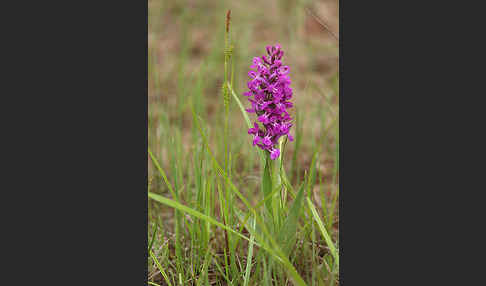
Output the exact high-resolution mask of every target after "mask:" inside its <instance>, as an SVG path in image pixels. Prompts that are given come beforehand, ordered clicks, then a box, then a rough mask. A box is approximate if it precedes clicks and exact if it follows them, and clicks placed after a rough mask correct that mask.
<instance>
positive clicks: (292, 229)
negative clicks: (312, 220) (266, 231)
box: [278, 184, 305, 255]
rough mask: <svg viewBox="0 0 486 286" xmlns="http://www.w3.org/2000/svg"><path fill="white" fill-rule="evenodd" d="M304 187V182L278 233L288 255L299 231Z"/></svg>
mask: <svg viewBox="0 0 486 286" xmlns="http://www.w3.org/2000/svg"><path fill="white" fill-rule="evenodd" d="M304 189H305V188H304V184H302V185H301V186H300V189H299V192H298V193H297V196H296V198H295V200H294V202H293V204H292V206H291V207H290V211H289V214H288V216H287V218H286V219H285V222H284V224H283V226H282V228H281V229H280V232H279V235H278V241H279V242H280V243H281V244H282V246H283V251H284V253H285V254H286V255H288V254H289V251H290V248H291V247H292V245H293V244H294V241H295V235H296V233H297V222H298V220H299V216H300V213H301V210H302V199H303V198H304Z"/></svg>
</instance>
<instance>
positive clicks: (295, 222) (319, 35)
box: [147, 0, 339, 286]
mask: <svg viewBox="0 0 486 286" xmlns="http://www.w3.org/2000/svg"><path fill="white" fill-rule="evenodd" d="M337 6H338V3H337V2H330V1H321V2H317V1H290V0H289V1H259V2H250V1H248V2H234V3H231V5H230V4H229V3H226V2H225V1H167V0H153V1H152V0H150V1H149V43H148V49H149V51H148V54H149V58H148V63H149V70H148V72H149V82H148V84H149V103H148V104H149V131H148V132H149V135H148V138H149V142H148V143H149V157H150V158H149V182H148V196H149V213H148V216H149V229H148V241H149V248H148V250H147V251H148V252H149V260H148V275H149V277H148V281H149V284H150V285H174V286H175V285H245V286H248V285H337V283H338V282H339V245H338V241H339V239H338V236H339V227H338V225H339V210H338V207H339V172H338V167H339V155H338V154H339V137H338V134H339V125H338V99H339V87H338V42H337V41H336V39H335V35H336V34H337V29H338V25H337V19H338V18H337V16H338V15H337ZM228 9H231V22H230V23H228V16H229V15H228V13H227V10H228ZM324 19H325V20H324ZM323 23H325V25H324V24H323ZM228 24H229V26H228ZM276 43H279V44H280V45H281V46H282V48H283V49H284V50H285V64H286V65H288V66H290V76H291V78H292V89H293V98H292V102H293V107H292V109H290V110H289V112H290V113H291V115H292V118H294V120H293V126H292V128H291V131H290V134H292V136H293V137H294V140H293V141H292V142H291V141H288V140H286V136H285V137H282V138H281V139H280V141H279V147H280V157H279V158H278V159H276V160H270V159H269V154H268V153H265V152H266V151H263V150H260V149H258V148H255V147H253V146H252V136H251V135H249V134H248V133H247V131H248V128H251V127H253V126H252V123H251V121H255V120H256V118H253V117H254V115H253V117H252V115H251V114H248V113H247V112H246V111H245V109H246V108H249V107H250V106H249V104H248V102H247V101H246V97H245V96H243V93H244V92H246V91H248V87H247V85H246V82H247V81H248V79H249V78H248V71H249V66H250V65H251V63H252V58H253V57H255V56H260V55H261V54H263V53H264V52H265V47H266V46H267V45H274V44H276Z"/></svg>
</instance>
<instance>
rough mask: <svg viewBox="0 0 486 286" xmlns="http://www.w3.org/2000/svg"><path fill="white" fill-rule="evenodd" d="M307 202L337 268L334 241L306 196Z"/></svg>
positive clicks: (337, 255)
mask: <svg viewBox="0 0 486 286" xmlns="http://www.w3.org/2000/svg"><path fill="white" fill-rule="evenodd" d="M307 204H308V205H309V208H310V210H311V212H312V216H313V217H314V220H315V221H316V222H317V225H318V226H319V229H320V231H321V233H322V236H323V237H324V240H325V241H326V243H327V246H328V247H329V250H330V251H331V254H332V256H333V257H334V260H335V261H336V265H337V266H338V268H339V254H338V253H337V251H336V247H335V246H334V243H333V242H332V240H331V237H330V236H329V234H328V233H327V231H326V228H325V227H324V224H323V223H322V220H321V219H320V218H319V214H318V213H317V210H316V208H315V207H314V204H313V203H312V201H311V200H310V199H309V198H307Z"/></svg>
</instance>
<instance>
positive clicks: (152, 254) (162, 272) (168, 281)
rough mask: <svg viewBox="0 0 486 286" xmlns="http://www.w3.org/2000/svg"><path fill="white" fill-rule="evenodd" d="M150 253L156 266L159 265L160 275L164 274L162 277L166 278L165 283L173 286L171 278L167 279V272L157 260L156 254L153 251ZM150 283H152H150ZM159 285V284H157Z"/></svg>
mask: <svg viewBox="0 0 486 286" xmlns="http://www.w3.org/2000/svg"><path fill="white" fill-rule="evenodd" d="M149 253H150V257H152V259H153V260H154V262H155V265H157V268H158V269H159V271H160V273H161V274H162V276H163V277H164V279H165V282H167V285H169V286H172V284H171V283H170V280H169V277H167V274H165V271H164V268H162V265H160V263H159V261H158V260H157V258H156V257H155V255H154V253H153V252H152V250H151V251H149ZM149 283H150V282H149ZM154 284H155V283H154ZM155 285H157V284H155Z"/></svg>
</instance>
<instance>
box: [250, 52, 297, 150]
mask: <svg viewBox="0 0 486 286" xmlns="http://www.w3.org/2000/svg"><path fill="white" fill-rule="evenodd" d="M266 51H267V55H263V56H261V57H254V58H253V64H252V65H251V66H250V68H251V69H253V70H250V71H249V72H248V76H249V77H250V80H249V81H248V83H247V85H248V89H249V91H247V92H245V93H244V95H245V96H247V97H248V100H249V101H250V102H251V108H248V109H246V111H247V112H249V113H256V115H257V121H258V122H260V123H261V125H263V128H264V129H261V128H260V127H259V125H258V123H256V122H254V123H253V126H254V127H253V128H250V129H248V134H251V135H253V145H254V146H255V145H256V146H258V147H259V148H261V149H263V150H267V151H268V152H269V153H270V159H272V160H275V159H277V158H278V157H279V156H280V150H279V149H278V148H276V145H277V143H278V140H279V138H280V137H281V136H285V135H286V136H288V138H289V140H290V141H293V137H292V135H290V134H289V131H290V127H292V123H291V121H292V117H290V114H289V113H288V112H287V109H288V108H292V106H293V104H292V102H290V101H289V100H290V99H291V98H292V88H291V87H290V84H291V80H290V77H289V67H288V66H285V65H283V63H282V57H283V55H284V52H283V51H282V50H281V47H280V45H278V44H277V45H275V46H267V47H266Z"/></svg>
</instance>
